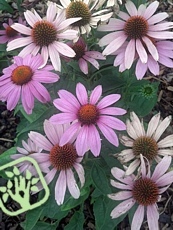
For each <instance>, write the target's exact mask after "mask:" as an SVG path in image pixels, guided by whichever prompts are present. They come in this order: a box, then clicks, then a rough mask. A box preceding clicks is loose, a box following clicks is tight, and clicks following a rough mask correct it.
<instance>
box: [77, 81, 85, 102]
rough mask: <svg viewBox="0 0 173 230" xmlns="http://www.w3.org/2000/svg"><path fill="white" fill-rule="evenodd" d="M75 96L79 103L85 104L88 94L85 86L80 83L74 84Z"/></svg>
mask: <svg viewBox="0 0 173 230" xmlns="http://www.w3.org/2000/svg"><path fill="white" fill-rule="evenodd" d="M76 96H77V98H78V100H79V102H80V104H81V105H85V104H87V103H88V94H87V91H86V88H85V86H84V85H82V84H81V83H78V84H77V85H76Z"/></svg>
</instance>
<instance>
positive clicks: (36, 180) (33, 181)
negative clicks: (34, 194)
mask: <svg viewBox="0 0 173 230" xmlns="http://www.w3.org/2000/svg"><path fill="white" fill-rule="evenodd" d="M39 180H40V178H32V180H31V184H32V185H34V184H37V182H39Z"/></svg>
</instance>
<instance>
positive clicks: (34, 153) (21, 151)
mask: <svg viewBox="0 0 173 230" xmlns="http://www.w3.org/2000/svg"><path fill="white" fill-rule="evenodd" d="M22 145H23V148H21V147H17V151H18V153H17V154H13V155H11V158H12V159H14V160H16V159H20V158H21V157H24V156H29V157H31V158H33V159H34V160H36V161H37V163H41V164H40V165H39V167H40V168H41V171H42V172H44V173H48V172H49V171H50V170H49V168H48V167H47V162H45V163H42V162H41V161H40V159H42V157H43V156H44V154H45V153H41V152H42V149H41V148H39V147H38V146H37V145H36V144H35V143H34V142H33V141H31V139H30V138H28V140H27V142H25V141H24V140H23V141H22ZM18 166H19V170H20V172H21V173H23V172H24V173H25V172H26V170H28V171H30V172H31V173H32V175H36V174H37V171H36V170H35V167H33V165H32V164H31V163H30V162H21V163H20V164H19V165H18Z"/></svg>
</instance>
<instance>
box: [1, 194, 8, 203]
mask: <svg viewBox="0 0 173 230" xmlns="http://www.w3.org/2000/svg"><path fill="white" fill-rule="evenodd" d="M8 196H9V194H8V193H4V194H3V195H2V200H3V201H4V203H6V202H7V200H8Z"/></svg>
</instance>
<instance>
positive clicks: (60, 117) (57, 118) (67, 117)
mask: <svg viewBox="0 0 173 230" xmlns="http://www.w3.org/2000/svg"><path fill="white" fill-rule="evenodd" d="M76 119H77V117H76V115H75V114H72V113H59V114H56V115H53V116H52V117H51V118H50V121H51V122H55V123H57V124H65V123H69V122H72V121H74V120H76Z"/></svg>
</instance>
